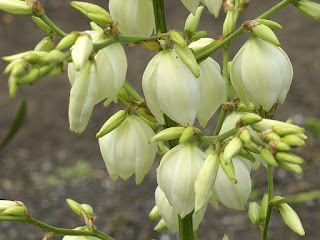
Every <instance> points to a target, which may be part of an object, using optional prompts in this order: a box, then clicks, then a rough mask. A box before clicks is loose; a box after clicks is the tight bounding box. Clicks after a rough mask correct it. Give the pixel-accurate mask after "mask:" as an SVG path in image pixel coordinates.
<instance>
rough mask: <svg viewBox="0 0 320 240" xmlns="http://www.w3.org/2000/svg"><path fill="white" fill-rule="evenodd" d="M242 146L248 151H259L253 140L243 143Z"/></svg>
mask: <svg viewBox="0 0 320 240" xmlns="http://www.w3.org/2000/svg"><path fill="white" fill-rule="evenodd" d="M243 148H244V149H245V150H247V151H250V152H254V153H260V152H259V148H258V146H257V144H255V143H254V142H250V143H245V144H244V145H243Z"/></svg>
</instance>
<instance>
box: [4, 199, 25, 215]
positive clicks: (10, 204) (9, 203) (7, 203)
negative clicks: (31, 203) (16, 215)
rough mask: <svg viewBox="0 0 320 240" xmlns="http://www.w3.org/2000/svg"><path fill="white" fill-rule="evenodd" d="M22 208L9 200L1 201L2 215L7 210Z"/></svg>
mask: <svg viewBox="0 0 320 240" xmlns="http://www.w3.org/2000/svg"><path fill="white" fill-rule="evenodd" d="M18 206H20V205H19V204H18V203H17V202H15V201H9V200H0V213H1V212H3V211H5V210H7V209H8V208H10V207H18Z"/></svg>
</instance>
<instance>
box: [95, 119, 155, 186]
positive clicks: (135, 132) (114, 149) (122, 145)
mask: <svg viewBox="0 0 320 240" xmlns="http://www.w3.org/2000/svg"><path fill="white" fill-rule="evenodd" d="M153 136H154V132H153V130H152V129H151V127H149V125H148V124H147V123H145V122H144V121H143V120H141V119H140V118H138V117H136V116H134V115H130V114H129V115H128V117H127V118H126V119H125V120H124V121H123V122H122V123H121V125H120V126H119V127H117V128H116V129H115V130H113V131H112V132H110V133H108V134H106V135H105V136H103V137H101V138H99V146H100V151H101V154H102V157H103V159H104V161H105V164H106V167H107V170H108V173H109V174H110V176H111V178H112V180H113V181H116V180H117V178H118V176H120V177H121V178H122V179H123V180H127V179H128V178H129V177H131V176H132V175H133V173H135V179H136V184H140V183H141V182H142V180H143V178H144V176H145V175H146V173H147V172H148V171H149V169H150V167H151V165H152V163H153V160H154V158H155V155H156V151H157V144H156V143H152V144H149V142H148V141H149V139H150V138H151V137H153Z"/></svg>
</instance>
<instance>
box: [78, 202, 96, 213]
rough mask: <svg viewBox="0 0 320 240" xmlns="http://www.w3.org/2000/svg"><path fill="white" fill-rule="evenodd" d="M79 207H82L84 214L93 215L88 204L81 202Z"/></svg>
mask: <svg viewBox="0 0 320 240" xmlns="http://www.w3.org/2000/svg"><path fill="white" fill-rule="evenodd" d="M81 207H82V209H83V211H84V213H85V214H87V215H89V216H94V213H93V208H92V207H91V206H90V205H88V204H85V203H83V204H81Z"/></svg>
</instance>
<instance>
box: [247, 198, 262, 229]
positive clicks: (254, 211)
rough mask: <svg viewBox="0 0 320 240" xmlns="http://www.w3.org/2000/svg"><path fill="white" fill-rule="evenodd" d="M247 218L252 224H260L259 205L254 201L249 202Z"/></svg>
mask: <svg viewBox="0 0 320 240" xmlns="http://www.w3.org/2000/svg"><path fill="white" fill-rule="evenodd" d="M248 214H249V218H250V221H251V222H252V224H254V225H259V224H260V221H261V219H260V206H259V204H258V203H256V202H251V203H249V210H248Z"/></svg>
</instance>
